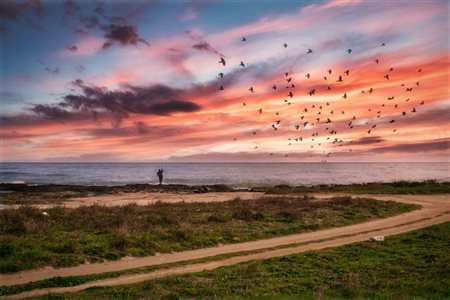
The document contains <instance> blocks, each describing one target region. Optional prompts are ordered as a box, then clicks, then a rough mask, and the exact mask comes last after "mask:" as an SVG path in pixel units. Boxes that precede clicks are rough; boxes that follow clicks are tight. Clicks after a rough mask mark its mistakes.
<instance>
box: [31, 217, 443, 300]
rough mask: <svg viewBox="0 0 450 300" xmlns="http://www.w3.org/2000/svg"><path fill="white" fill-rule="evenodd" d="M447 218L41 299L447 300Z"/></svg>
mask: <svg viewBox="0 0 450 300" xmlns="http://www.w3.org/2000/svg"><path fill="white" fill-rule="evenodd" d="M448 249H450V223H445V224H441V225H436V226H432V227H428V228H425V229H421V230H417V231H414V232H411V233H407V234H402V235H398V236H394V237H389V238H387V239H386V240H385V242H362V243H357V244H353V245H347V246H343V247H338V248H331V249H325V250H319V251H311V252H307V253H302V254H295V255H289V256H285V257H280V258H273V259H268V260H264V261H252V262H246V263H241V264H239V265H235V266H230V267H223V268H219V269H216V270H213V271H207V272H200V273H194V274H188V275H179V276H173V277H168V278H162V279H157V280H151V281H146V282H143V283H138V284H133V285H126V286H117V287H96V288H90V289H87V290H84V291H81V292H77V293H73V294H63V295H48V296H45V297H42V298H40V299H313V298H322V299H449V297H450V288H449V287H450V266H449V261H450V252H449V251H448Z"/></svg>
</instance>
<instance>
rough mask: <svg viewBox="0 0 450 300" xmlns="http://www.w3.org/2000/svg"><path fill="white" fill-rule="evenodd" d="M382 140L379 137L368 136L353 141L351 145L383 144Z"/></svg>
mask: <svg viewBox="0 0 450 300" xmlns="http://www.w3.org/2000/svg"><path fill="white" fill-rule="evenodd" d="M383 141H384V139H383V138H382V137H381V136H368V137H363V138H360V139H359V140H356V141H353V143H352V144H353V145H370V144H375V143H380V142H383Z"/></svg>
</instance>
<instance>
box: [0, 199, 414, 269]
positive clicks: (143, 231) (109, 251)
mask: <svg viewBox="0 0 450 300" xmlns="http://www.w3.org/2000/svg"><path fill="white" fill-rule="evenodd" d="M415 208H417V206H414V205H408V204H401V203H396V202H390V201H388V202H385V201H376V200H371V199H359V198H350V197H340V198H332V199H331V200H328V201H319V200H313V199H311V198H309V197H297V198H295V197H273V198H270V197H268V198H264V199H260V200H255V201H242V200H238V199H237V200H233V201H229V202H223V203H189V204H187V203H178V204H164V203H157V204H155V205H150V206H137V205H127V206H123V207H103V206H89V207H80V208H76V209H65V208H54V209H49V210H47V213H48V215H43V214H42V211H40V210H38V209H34V208H32V207H22V208H20V209H6V210H1V211H0V272H1V273H13V272H17V271H20V270H26V269H31V268H36V267H42V266H49V265H50V266H54V267H64V266H74V265H78V264H81V263H84V262H98V261H103V260H115V259H119V258H121V257H123V256H126V255H132V256H145V255H153V254H155V253H156V252H171V251H183V250H188V249H197V248H204V247H210V246H215V245H218V244H220V243H222V244H228V243H237V242H244V241H251V240H257V239H263V238H269V237H274V236H282V235H288V234H293V233H301V232H306V231H314V230H319V229H324V228H330V227H335V226H343V225H348V224H354V223H360V222H363V221H367V220H370V219H375V218H382V217H388V216H392V215H395V214H399V213H403V212H407V211H410V210H412V209H415Z"/></svg>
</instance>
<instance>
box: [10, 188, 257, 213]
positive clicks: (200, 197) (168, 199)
mask: <svg viewBox="0 0 450 300" xmlns="http://www.w3.org/2000/svg"><path fill="white" fill-rule="evenodd" d="M262 196H264V193H256V192H220V193H219V192H211V193H201V194H187V193H156V192H155V193H149V192H138V193H121V194H114V195H101V196H92V197H79V198H71V199H69V200H67V201H64V202H60V203H54V204H33V205H31V206H33V207H36V208H39V209H49V208H53V207H65V208H77V207H80V206H89V205H95V204H97V205H104V206H122V205H127V204H131V203H135V204H137V205H149V204H155V203H156V202H164V203H178V202H186V203H193V202H225V201H230V200H233V199H236V198H240V199H241V200H255V199H259V198H261V197H262ZM20 206H21V205H11V207H12V208H18V207H20Z"/></svg>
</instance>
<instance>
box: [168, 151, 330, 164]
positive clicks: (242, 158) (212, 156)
mask: <svg viewBox="0 0 450 300" xmlns="http://www.w3.org/2000/svg"><path fill="white" fill-rule="evenodd" d="M323 157H324V155H322V154H319V153H315V152H298V153H276V152H275V153H270V152H245V151H243V152H235V153H225V152H210V153H202V154H193V155H186V156H170V157H169V159H168V160H169V161H174V162H268V161H269V162H270V161H301V160H308V159H311V158H313V159H314V158H315V159H316V160H317V158H323Z"/></svg>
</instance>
